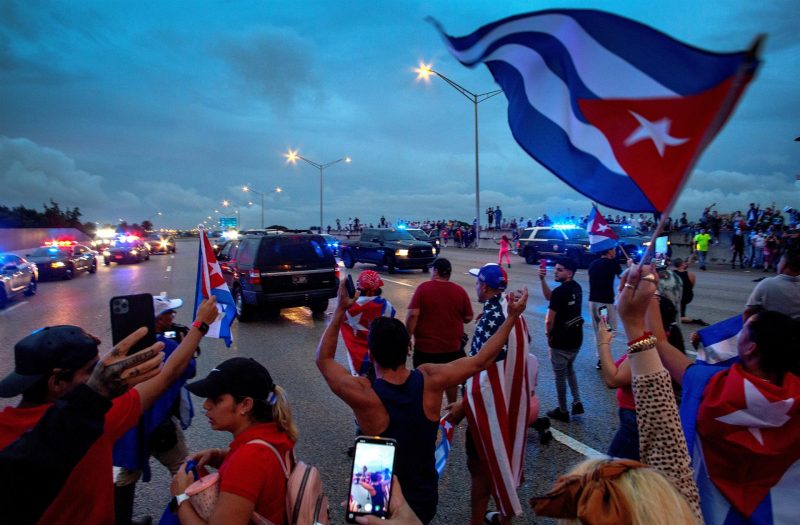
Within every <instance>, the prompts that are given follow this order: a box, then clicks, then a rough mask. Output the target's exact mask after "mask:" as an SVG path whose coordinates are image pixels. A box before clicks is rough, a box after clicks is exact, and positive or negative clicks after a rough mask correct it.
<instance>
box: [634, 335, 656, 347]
mask: <svg viewBox="0 0 800 525" xmlns="http://www.w3.org/2000/svg"><path fill="white" fill-rule="evenodd" d="M651 335H653V332H645V333H644V334H642V337H637V338H636V339H633V340H631V341H628V346H631V345H632V344H634V343H638V342H639V341H644V340H645V339H647V338H648V337H650V336H651Z"/></svg>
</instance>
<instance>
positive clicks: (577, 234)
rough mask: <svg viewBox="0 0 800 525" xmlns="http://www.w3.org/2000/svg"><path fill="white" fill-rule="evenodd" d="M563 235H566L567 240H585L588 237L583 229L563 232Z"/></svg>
mask: <svg viewBox="0 0 800 525" xmlns="http://www.w3.org/2000/svg"><path fill="white" fill-rule="evenodd" d="M564 233H566V234H567V238H568V239H585V238H586V237H588V235H587V234H586V230H584V229H583V228H572V229H568V230H564Z"/></svg>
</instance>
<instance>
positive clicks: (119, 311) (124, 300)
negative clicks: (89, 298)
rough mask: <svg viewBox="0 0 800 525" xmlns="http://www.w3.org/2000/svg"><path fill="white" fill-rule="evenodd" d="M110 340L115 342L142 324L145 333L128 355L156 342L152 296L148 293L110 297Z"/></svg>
mask: <svg viewBox="0 0 800 525" xmlns="http://www.w3.org/2000/svg"><path fill="white" fill-rule="evenodd" d="M110 304H111V341H112V343H113V344H115V345H116V344H117V343H119V342H120V341H122V340H123V339H125V338H126V337H128V336H129V335H131V334H132V333H133V332H135V331H136V330H138V329H139V328H141V327H142V326H144V327H146V328H147V335H145V336H144V337H143V338H141V339H140V340H139V341H138V342H137V343H136V344H135V345H133V348H131V349H130V351H129V352H128V355H131V354H135V353H136V352H138V351H140V350H144V349H145V348H147V347H149V346H152V345H154V344H155V343H156V316H155V310H154V309H153V296H152V295H150V294H149V293H140V294H136V295H123V296H119V297H112V298H111V303H110Z"/></svg>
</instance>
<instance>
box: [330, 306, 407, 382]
mask: <svg viewBox="0 0 800 525" xmlns="http://www.w3.org/2000/svg"><path fill="white" fill-rule="evenodd" d="M381 316H383V317H394V316H395V309H394V307H393V306H392V304H391V303H390V302H389V301H387V300H386V299H384V298H383V297H381V296H380V295H375V296H370V297H367V296H364V295H362V296H361V297H359V298H358V299H356V302H355V303H354V304H353V306H351V307H350V308H348V309H347V311H346V312H345V319H344V322H343V323H342V327H341V329H340V332H341V334H342V340H344V345H345V347H346V348H347V361H348V363H349V364H350V372H351V373H352V374H353V375H354V376H365V375H367V373H368V372H369V370H370V368H371V363H370V361H369V347H368V346H367V335H369V325H370V324H371V323H372V321H374V320H375V319H377V318H378V317H381Z"/></svg>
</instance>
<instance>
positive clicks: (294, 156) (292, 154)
mask: <svg viewBox="0 0 800 525" xmlns="http://www.w3.org/2000/svg"><path fill="white" fill-rule="evenodd" d="M284 157H286V162H291V163H292V164H295V165H296V164H297V161H298V160H302V161H305V162H307V163H308V164H311V165H312V166H314V167H315V168H317V169H318V170H319V232H320V233H322V228H323V225H324V224H325V223H324V221H323V220H322V181H323V179H322V175H323V172H324V171H325V168H327V167H329V166H333V165H334V164H337V163H339V162H342V161H344V162H347V163H350V162H352V159H351V158H350V157H342V158H341V159H337V160H333V161H331V162H326V163H325V164H320V163H319V162H314V161H313V160H310V159H307V158H305V157H303V156H302V155H299V154H298V153H297V150H294V151H292V150H291V149H290V150H289V152H288V153H286V154H285V155H284Z"/></svg>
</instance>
